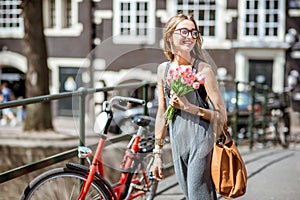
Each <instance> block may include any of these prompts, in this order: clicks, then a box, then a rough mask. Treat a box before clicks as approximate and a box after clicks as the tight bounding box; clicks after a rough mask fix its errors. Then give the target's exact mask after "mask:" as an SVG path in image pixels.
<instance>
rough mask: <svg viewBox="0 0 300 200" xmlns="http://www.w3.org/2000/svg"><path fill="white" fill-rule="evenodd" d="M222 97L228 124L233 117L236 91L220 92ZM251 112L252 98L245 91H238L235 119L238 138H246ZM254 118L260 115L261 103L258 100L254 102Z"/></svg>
mask: <svg viewBox="0 0 300 200" xmlns="http://www.w3.org/2000/svg"><path fill="white" fill-rule="evenodd" d="M222 96H223V99H224V102H225V106H226V110H227V114H228V118H229V120H228V121H229V122H230V120H231V119H232V117H234V114H235V111H236V107H235V106H236V105H235V104H236V102H237V99H236V91H235V90H228V91H225V92H222ZM251 110H252V96H251V94H250V93H249V92H247V91H240V92H239V93H238V119H237V129H238V131H237V134H238V137H239V138H241V139H242V138H247V137H249V135H248V126H249V115H250V111H251ZM254 110H255V116H256V117H258V116H259V115H261V113H262V101H261V100H260V99H259V98H255V102H254Z"/></svg>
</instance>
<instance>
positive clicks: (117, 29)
mask: <svg viewBox="0 0 300 200" xmlns="http://www.w3.org/2000/svg"><path fill="white" fill-rule="evenodd" d="M138 2H146V3H148V9H147V14H146V15H147V16H148V23H145V24H146V29H147V30H148V32H147V34H146V35H145V36H140V35H135V34H133V35H121V27H122V24H121V21H120V20H119V19H120V17H121V12H122V11H121V3H130V5H133V4H136V3H138ZM113 3H114V7H113V13H114V14H113V42H114V43H115V44H154V42H155V1H153V0H114V2H113ZM133 8H135V6H133ZM131 9H132V8H130V10H129V11H130V16H131V17H132V15H133V18H135V17H136V16H138V14H137V13H138V12H137V10H131ZM136 25H137V23H136V21H134V22H129V27H130V29H135V28H136V27H137V26H136Z"/></svg>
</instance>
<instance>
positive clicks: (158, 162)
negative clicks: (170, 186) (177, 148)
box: [152, 154, 164, 181]
mask: <svg viewBox="0 0 300 200" xmlns="http://www.w3.org/2000/svg"><path fill="white" fill-rule="evenodd" d="M152 173H153V175H154V178H155V179H156V180H157V181H161V180H162V179H163V178H164V177H163V162H162V158H161V155H158V154H155V155H154V163H153V168H152Z"/></svg>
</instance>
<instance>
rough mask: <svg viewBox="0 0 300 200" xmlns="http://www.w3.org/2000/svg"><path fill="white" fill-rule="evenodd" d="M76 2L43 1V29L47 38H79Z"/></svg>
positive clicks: (79, 27) (73, 0)
mask: <svg viewBox="0 0 300 200" xmlns="http://www.w3.org/2000/svg"><path fill="white" fill-rule="evenodd" d="M78 2H79V1H78V0H43V9H44V10H43V14H44V27H45V34H46V35H47V36H73V35H74V36H79V34H80V33H81V31H82V25H81V24H79V22H78V12H79V10H78Z"/></svg>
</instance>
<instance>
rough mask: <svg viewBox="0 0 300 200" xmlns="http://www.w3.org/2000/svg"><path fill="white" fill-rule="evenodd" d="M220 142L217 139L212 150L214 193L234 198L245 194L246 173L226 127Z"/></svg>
mask: <svg viewBox="0 0 300 200" xmlns="http://www.w3.org/2000/svg"><path fill="white" fill-rule="evenodd" d="M224 136H225V137H224ZM221 138H222V136H221ZM221 140H222V141H220V137H217V140H216V142H215V145H214V149H213V155H212V162H211V175H212V179H213V182H214V184H215V188H216V191H217V192H218V193H219V194H220V195H221V196H222V197H224V198H236V197H239V196H242V195H244V194H245V193H246V187H247V171H246V168H245V164H244V161H243V159H242V157H241V155H240V153H239V151H238V149H237V148H236V146H235V144H234V141H233V140H232V139H231V136H230V133H229V132H228V128H227V126H226V125H225V126H224V128H223V139H221Z"/></svg>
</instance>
